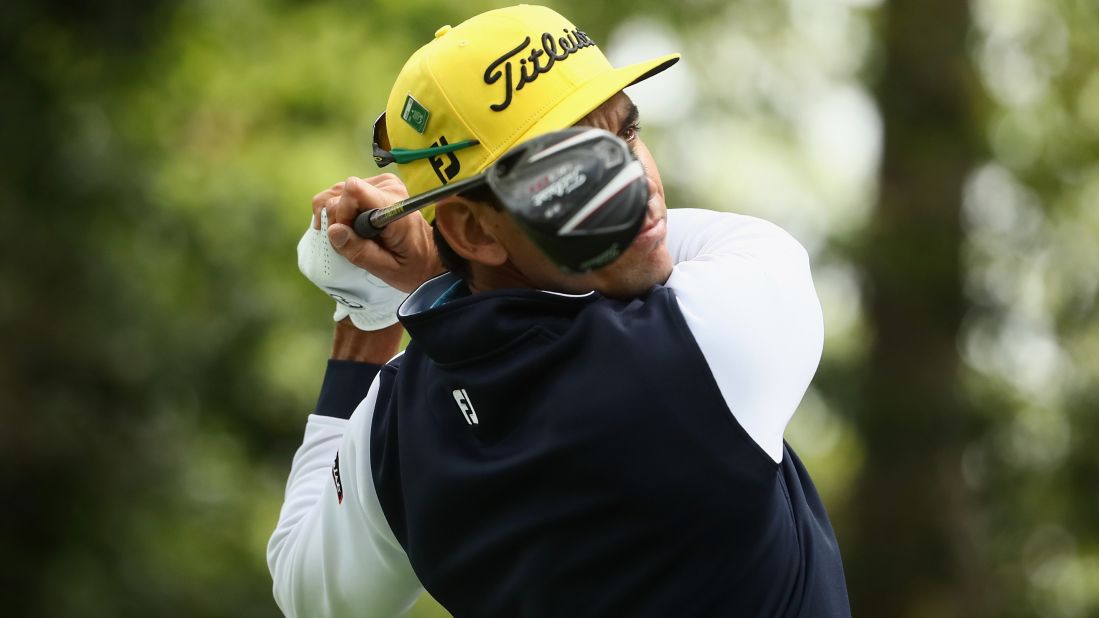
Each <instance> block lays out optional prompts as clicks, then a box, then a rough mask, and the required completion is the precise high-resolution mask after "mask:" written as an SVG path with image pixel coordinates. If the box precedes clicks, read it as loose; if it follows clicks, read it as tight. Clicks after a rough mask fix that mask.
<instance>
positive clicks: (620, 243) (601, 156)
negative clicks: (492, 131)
mask: <svg viewBox="0 0 1099 618" xmlns="http://www.w3.org/2000/svg"><path fill="white" fill-rule="evenodd" d="M483 185H487V186H488V187H489V189H491V191H492V193H493V195H494V196H495V197H496V199H497V200H498V201H499V203H500V204H501V205H502V206H503V208H504V210H506V211H507V212H508V214H509V215H511V216H512V217H513V218H514V220H515V221H516V222H517V223H518V224H519V227H520V228H521V229H522V230H523V231H524V233H526V234H527V236H528V237H529V238H530V239H531V240H532V241H533V242H534V243H535V244H536V245H537V246H538V247H539V248H540V249H541V250H542V251H543V252H544V253H545V254H546V255H547V256H548V257H549V258H550V259H551V260H553V262H554V263H555V264H557V265H558V267H560V268H561V269H562V270H564V271H566V272H576V273H582V272H589V271H592V270H596V269H598V268H601V267H603V266H606V265H607V264H609V263H611V262H612V261H614V259H615V258H617V257H618V256H619V255H621V254H622V252H623V251H625V249H626V247H628V246H629V244H630V243H631V242H632V241H633V239H634V237H636V236H637V232H638V231H639V230H640V229H641V225H642V223H643V222H644V220H645V213H646V211H647V209H648V199H649V191H648V183H647V181H646V179H645V170H644V168H643V167H642V165H641V162H640V161H638V160H637V158H636V157H635V156H634V155H633V152H631V151H630V148H629V146H628V145H627V144H626V142H624V141H622V140H621V139H620V138H618V137H617V136H616V135H614V134H613V133H610V132H608V131H604V130H602V129H595V128H589V127H573V128H568V129H562V130H559V131H554V132H552V133H547V134H545V135H542V136H539V137H536V138H534V139H531V140H528V141H526V142H523V143H522V144H519V145H518V146H516V147H515V148H512V149H511V150H509V151H508V152H507V153H505V154H504V155H503V156H502V157H500V158H499V159H498V160H497V161H496V162H494V163H493V164H492V165H490V166H489V167H488V168H487V169H485V171H483V172H481V173H480V174H477V175H475V176H471V177H469V178H466V179H463V180H459V181H457V182H453V183H450V184H447V185H444V186H442V187H439V188H437V189H432V190H431V191H427V192H425V193H421V194H420V195H417V196H414V197H410V198H408V199H406V200H402V201H400V202H397V203H395V204H392V205H390V206H387V207H385V208H379V209H376V210H370V211H365V212H362V213H360V214H359V215H358V217H356V219H355V225H354V228H355V232H356V233H357V234H358V235H359V236H362V237H363V238H373V237H374V236H377V235H378V234H380V233H381V230H382V229H383V228H384V227H385V226H386V225H388V224H390V223H392V222H393V221H396V220H398V219H400V218H401V217H404V216H406V215H408V214H411V213H413V212H416V211H417V210H420V209H422V208H424V207H426V206H428V205H430V204H433V203H435V202H438V201H439V200H442V199H444V198H446V197H450V196H452V195H457V194H459V193H462V192H463V191H468V190H470V189H473V188H475V187H480V186H483Z"/></svg>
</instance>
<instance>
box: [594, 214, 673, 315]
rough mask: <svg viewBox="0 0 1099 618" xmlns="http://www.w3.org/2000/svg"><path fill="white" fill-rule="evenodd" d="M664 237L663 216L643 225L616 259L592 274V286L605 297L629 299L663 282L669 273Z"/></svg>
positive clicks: (670, 265)
mask: <svg viewBox="0 0 1099 618" xmlns="http://www.w3.org/2000/svg"><path fill="white" fill-rule="evenodd" d="M666 237H667V223H666V220H665V219H659V220H657V221H656V222H655V224H654V225H647V226H645V227H644V228H642V230H641V232H640V233H639V234H638V235H637V238H635V239H634V241H633V242H632V243H631V244H630V246H629V247H628V248H627V249H626V251H624V252H623V253H622V255H621V256H619V258H618V259H617V260H615V261H614V262H612V263H611V264H610V265H608V266H607V267H605V268H602V269H600V270H598V271H596V272H594V273H592V275H591V276H592V277H593V279H594V280H593V286H592V288H593V289H595V290H596V291H597V292H599V293H601V294H603V295H604V296H609V297H611V298H620V299H628V298H637V297H640V296H643V295H644V294H645V293H647V292H648V291H649V290H650V289H651V288H652V287H653V286H654V285H659V284H663V283H665V282H666V281H667V280H668V277H670V276H671V274H672V256H671V254H670V253H668V246H667V243H665V238H666Z"/></svg>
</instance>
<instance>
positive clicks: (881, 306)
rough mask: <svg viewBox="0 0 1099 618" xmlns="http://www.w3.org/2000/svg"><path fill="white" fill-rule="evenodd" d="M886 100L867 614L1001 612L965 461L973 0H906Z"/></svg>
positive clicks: (867, 405) (863, 556) (875, 277)
mask: <svg viewBox="0 0 1099 618" xmlns="http://www.w3.org/2000/svg"><path fill="white" fill-rule="evenodd" d="M887 11H888V16H887V17H888V23H887V24H886V28H885V33H884V45H885V50H884V55H885V71H884V75H883V78H882V80H881V83H880V87H879V101H880V104H881V110H882V114H883V117H884V122H885V151H884V162H883V170H882V192H881V202H880V207H879V209H878V211H877V214H876V217H875V220H874V221H873V224H872V226H871V229H870V230H869V233H868V234H867V242H868V245H867V246H866V251H865V265H866V283H867V311H868V319H869V322H870V325H871V332H872V333H873V334H874V340H873V342H872V343H871V345H870V353H869V358H868V359H867V366H866V369H865V373H864V378H865V382H864V383H863V386H862V388H861V397H860V398H859V399H860V400H859V402H858V404H857V406H856V407H857V409H856V425H857V427H858V430H859V431H860V433H861V435H862V438H863V442H864V444H865V448H866V460H865V464H864V468H863V470H862V472H861V475H860V477H859V479H858V481H857V484H856V487H855V491H854V494H853V496H854V501H853V503H852V504H851V506H850V508H851V514H852V519H851V524H852V525H854V526H855V527H856V528H857V529H856V530H853V531H852V535H851V536H852V541H854V544H852V545H850V546H848V545H845V546H844V552H845V559H846V561H847V570H848V584H849V588H850V591H851V597H852V603H853V610H854V613H855V615H856V616H897V617H904V616H935V617H943V616H963V615H964V616H974V615H982V614H985V613H987V607H986V603H985V601H984V599H983V594H984V593H983V592H982V590H983V586H982V585H981V576H980V574H979V570H978V569H977V568H976V561H975V560H973V559H972V558H971V556H972V555H973V552H972V551H971V547H972V543H971V540H970V534H969V532H968V530H969V529H970V526H969V524H968V523H967V521H968V519H969V515H968V513H969V512H970V510H969V508H968V504H967V503H968V500H969V498H968V496H967V492H966V488H965V486H964V483H963V481H962V478H961V473H960V469H961V467H960V460H961V454H962V450H963V449H964V447H965V444H966V442H967V441H968V439H969V438H970V436H972V432H973V429H974V427H973V425H974V422H973V420H972V419H973V418H974V414H973V413H972V412H971V411H970V410H969V409H968V407H967V404H966V402H965V399H964V396H963V395H962V392H961V382H960V375H959V358H958V352H957V350H958V347H957V344H956V341H957V337H958V333H959V328H960V324H961V319H962V316H963V313H964V310H965V300H964V298H963V294H962V283H961V282H962V272H961V271H962V266H961V258H960V256H961V244H962V240H963V234H962V230H961V226H960V217H959V209H960V206H961V200H962V186H963V183H964V181H965V177H966V174H967V172H968V171H969V170H971V169H973V167H974V166H975V164H976V162H977V157H978V153H979V147H978V143H979V141H978V136H976V135H973V134H972V131H973V127H974V126H977V125H976V124H975V123H973V122H972V114H971V112H972V107H971V105H972V102H973V101H975V100H976V99H974V97H973V94H974V92H976V88H975V86H974V84H973V81H972V79H973V78H972V70H971V67H970V64H969V59H968V56H967V52H966V45H965V42H966V36H967V34H968V32H969V14H968V6H967V3H966V2H963V1H960V0H893V1H891V2H889V4H888V8H887Z"/></svg>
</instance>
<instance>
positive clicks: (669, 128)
mask: <svg viewBox="0 0 1099 618" xmlns="http://www.w3.org/2000/svg"><path fill="white" fill-rule="evenodd" d="M500 5H501V3H497V2H487V1H483V0H472V1H471V0H467V1H464V2H458V1H456V0H450V1H446V0H404V1H401V2H397V1H385V2H368V1H359V2H352V1H340V0H328V1H323V2H322V1H317V2H294V1H291V0H219V1H214V0H193V1H190V2H182V1H180V0H144V1H141V2H137V1H126V0H101V1H100V2H88V1H86V0H82V1H78V2H46V1H38V2H30V1H26V0H14V1H12V2H8V3H6V4H5V9H4V12H3V13H4V15H3V18H2V19H0V61H2V66H3V67H4V68H3V71H2V73H0V90H2V94H3V96H2V98H0V105H2V113H0V135H2V137H3V140H2V142H0V143H2V145H3V151H2V153H0V156H2V165H0V198H2V207H0V234H3V242H0V255H2V259H0V329H2V330H0V334H2V336H3V341H4V345H3V348H2V350H3V351H2V353H0V483H2V485H0V488H2V490H3V495H4V507H3V508H2V509H0V524H2V529H3V534H2V535H0V555H2V556H4V558H5V559H4V560H3V562H2V564H0V607H2V608H3V613H4V615H7V616H47V617H54V616H89V617H95V616H272V615H277V611H278V610H277V608H276V607H275V605H274V603H273V601H272V599H271V594H270V579H269V575H268V573H267V569H266V565H265V561H264V546H265V543H266V540H267V537H268V535H269V534H270V531H271V529H272V527H273V525H274V522H275V519H276V517H277V512H278V508H279V505H280V503H281V491H282V487H283V483H284V482H285V478H286V474H287V472H288V469H289V465H290V457H291V454H292V453H293V451H294V449H295V448H296V446H297V444H298V441H299V439H300V436H301V431H302V427H303V422H304V417H305V414H306V412H307V411H308V410H309V409H310V407H311V405H312V403H313V400H314V397H315V392H316V390H317V389H318V387H319V383H320V378H321V375H322V371H323V367H324V359H325V358H326V356H327V352H328V347H329V341H330V339H329V337H330V329H331V326H330V322H329V321H328V319H327V317H328V316H329V315H330V314H331V306H330V305H331V302H330V301H329V300H328V299H327V298H326V297H325V296H324V295H323V294H320V293H319V292H317V291H315V290H314V289H312V288H311V287H310V285H309V284H308V283H307V282H306V281H305V280H304V279H303V278H302V277H301V276H299V275H298V273H297V270H296V267H295V257H294V247H295V244H296V240H297V238H298V237H299V235H300V233H301V232H302V231H303V230H304V228H305V225H306V223H307V221H308V209H309V207H308V203H309V198H310V197H311V196H312V195H313V194H314V193H315V192H317V191H319V190H320V189H321V188H323V187H325V186H327V185H329V184H331V183H332V182H335V181H338V180H341V179H343V178H345V177H347V176H348V175H351V174H356V175H363V176H367V175H372V174H374V173H375V169H376V168H375V167H374V165H373V162H372V160H371V158H370V156H369V150H368V142H369V127H370V123H371V122H372V121H373V119H374V117H375V116H376V115H377V114H378V113H379V111H380V110H381V109H382V106H383V103H384V100H385V98H386V95H387V93H388V90H389V86H390V84H391V82H392V79H393V77H394V76H395V75H396V73H397V71H398V69H399V68H400V65H401V64H402V63H403V61H404V59H405V58H406V57H407V56H408V55H409V54H410V53H411V52H412V51H413V50H414V49H415V48H416V47H418V46H419V45H421V44H423V43H425V42H427V41H428V40H430V37H431V36H432V33H433V32H434V31H435V29H436V28H437V27H438V26H440V25H442V24H445V23H452V24H453V23H458V22H460V21H462V19H464V18H466V17H468V16H470V15H472V14H474V13H476V12H479V11H481V10H483V9H487V8H491V7H493V6H500ZM553 6H554V7H555V8H556V9H558V10H559V11H561V12H562V13H564V14H565V15H567V16H569V17H570V18H571V19H572V20H573V21H575V22H576V23H577V24H579V25H580V26H581V27H582V28H583V29H584V30H585V31H587V32H588V33H589V34H590V35H591V36H592V37H593V38H595V40H596V41H597V42H599V43H600V44H601V46H602V47H603V48H604V50H605V51H607V53H608V55H609V56H610V57H611V59H612V61H614V62H616V63H624V62H628V61H631V60H636V59H639V58H641V57H648V56H652V55H655V54H657V53H661V52H665V51H672V50H680V51H682V52H683V53H684V61H683V62H681V63H680V65H679V66H677V67H676V68H675V69H673V70H672V71H670V72H668V73H667V74H665V75H662V76H661V77H659V78H658V79H655V80H651V81H650V82H647V83H645V84H642V85H641V86H638V87H636V88H634V89H632V90H631V94H632V96H634V98H635V100H636V101H637V102H638V103H639V105H640V107H641V110H642V119H643V123H642V124H643V126H644V135H645V138H646V141H647V142H648V143H649V146H650V148H651V149H652V150H653V151H654V153H655V156H656V158H657V161H658V162H659V163H660V165H661V169H662V173H663V176H664V179H665V183H666V184H667V186H668V193H669V199H668V201H669V204H670V205H672V206H692V207H704V208H712V209H722V210H730V211H736V212H743V213H748V214H753V215H757V216H762V217H765V218H768V219H771V220H774V221H776V222H778V223H780V224H781V225H783V226H785V227H786V228H787V229H789V230H790V231H791V232H793V233H794V235H795V236H797V237H798V238H799V239H800V240H801V241H802V243H803V244H805V245H806V247H807V248H808V249H809V251H810V253H811V256H812V260H813V264H814V275H815V279H816V283H817V287H818V292H819V294H820V296H821V299H822V303H823V305H824V310H825V319H826V331H827V341H826V347H825V353H824V359H823V362H822V366H821V369H820V371H819V373H818V376H817V379H816V380H815V382H814V385H813V386H812V387H811V389H810V391H809V393H808V394H807V395H806V398H805V400H804V402H803V404H802V406H801V409H800V410H799V412H798V414H797V416H796V417H795V420H794V422H793V424H792V425H791V427H790V429H789V431H788V438H789V440H790V441H791V442H792V443H793V445H794V446H795V448H796V449H797V450H798V451H799V452H800V453H801V454H802V456H803V458H804V459H806V461H807V465H808V466H809V469H810V470H811V472H812V473H813V475H814V478H815V480H816V482H817V484H818V486H819V488H820V489H821V491H822V494H823V495H824V498H825V500H826V502H827V503H828V506H829V510H830V513H831V515H832V518H833V522H834V524H835V526H836V529H837V534H838V535H839V538H840V542H841V546H842V549H843V552H844V559H845V563H846V568H847V574H848V585H849V588H850V592H851V596H852V602H853V606H854V609H855V613H856V615H860V616H912V617H916V616H919V617H923V616H929V617H930V616H936V617H939V616H1099V491H1097V489H1099V487H1097V485H1099V483H1097V481H1099V449H1096V448H1095V447H1094V444H1095V443H1096V442H1099V418H1097V416H1096V411H1097V409H1099V380H1097V377H1099V375H1097V374H1099V322H1097V321H1096V319H1095V304H1096V297H1097V293H1099V4H1097V3H1095V2H1094V1H1093V0H972V1H970V2H968V3H967V2H962V1H960V0H682V1H681V2H677V3H669V2H665V1H663V0H632V1H629V2H626V1H625V0H613V1H606V2H598V3H597V2H583V1H580V0H560V1H558V2H555V3H554V5H553ZM684 568H690V565H684ZM413 615H414V616H419V617H427V616H444V615H446V614H445V612H444V611H443V610H442V609H440V608H438V607H437V606H435V605H434V604H433V603H432V602H431V600H430V599H429V598H427V597H425V598H424V599H423V600H422V602H421V603H419V604H418V605H417V606H416V608H415V609H414V610H413Z"/></svg>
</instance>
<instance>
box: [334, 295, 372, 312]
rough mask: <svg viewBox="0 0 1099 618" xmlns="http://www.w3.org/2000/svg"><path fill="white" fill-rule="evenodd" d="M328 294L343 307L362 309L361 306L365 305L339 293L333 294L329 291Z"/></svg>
mask: <svg viewBox="0 0 1099 618" xmlns="http://www.w3.org/2000/svg"><path fill="white" fill-rule="evenodd" d="M328 295H329V296H331V297H332V298H335V299H336V302H338V303H339V304H341V305H343V306H344V307H347V308H348V309H362V308H364V307H365V305H360V304H359V303H357V302H355V301H353V300H348V299H346V298H344V297H343V296H340V295H339V294H335V293H333V292H329V293H328Z"/></svg>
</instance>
